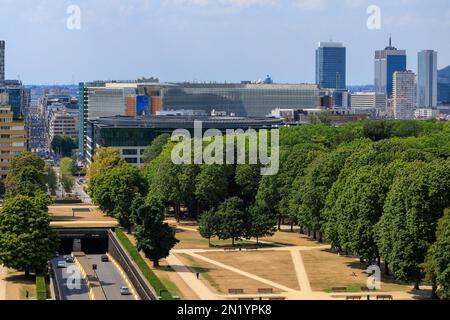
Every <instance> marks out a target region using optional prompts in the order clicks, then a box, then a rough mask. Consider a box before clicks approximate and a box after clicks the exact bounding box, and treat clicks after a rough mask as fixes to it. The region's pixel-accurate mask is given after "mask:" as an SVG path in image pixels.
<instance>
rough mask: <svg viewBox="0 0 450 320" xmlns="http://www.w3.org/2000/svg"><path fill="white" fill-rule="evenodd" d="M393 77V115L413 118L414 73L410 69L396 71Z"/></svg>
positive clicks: (414, 107) (414, 102)
mask: <svg viewBox="0 0 450 320" xmlns="http://www.w3.org/2000/svg"><path fill="white" fill-rule="evenodd" d="M393 78H394V79H393V98H392V109H393V113H394V117H395V119H413V118H414V110H415V109H416V83H415V80H416V75H415V74H414V72H412V71H396V72H394V76H393Z"/></svg>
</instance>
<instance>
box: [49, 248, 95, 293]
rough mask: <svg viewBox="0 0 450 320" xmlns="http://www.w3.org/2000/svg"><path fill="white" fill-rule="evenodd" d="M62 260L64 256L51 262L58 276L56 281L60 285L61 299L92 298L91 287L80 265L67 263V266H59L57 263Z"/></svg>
mask: <svg viewBox="0 0 450 320" xmlns="http://www.w3.org/2000/svg"><path fill="white" fill-rule="evenodd" d="M61 260H64V257H62V256H61V257H59V258H55V259H53V260H52V262H51V263H52V267H53V270H54V271H55V277H56V278H57V279H56V283H57V285H59V287H60V291H61V300H90V299H89V288H88V286H87V284H86V281H85V279H84V278H83V276H82V275H81V271H80V269H79V268H78V266H77V265H76V264H75V263H66V268H58V266H57V263H58V261H61ZM78 276H79V278H78Z"/></svg>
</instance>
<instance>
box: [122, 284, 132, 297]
mask: <svg viewBox="0 0 450 320" xmlns="http://www.w3.org/2000/svg"><path fill="white" fill-rule="evenodd" d="M120 294H121V295H123V296H128V295H130V294H131V292H130V289H128V287H127V286H121V287H120Z"/></svg>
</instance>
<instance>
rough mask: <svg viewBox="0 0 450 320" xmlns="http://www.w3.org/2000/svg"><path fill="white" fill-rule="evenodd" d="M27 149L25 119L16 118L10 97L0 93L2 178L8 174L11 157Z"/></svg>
mask: <svg viewBox="0 0 450 320" xmlns="http://www.w3.org/2000/svg"><path fill="white" fill-rule="evenodd" d="M26 150H27V131H26V129H25V123H24V121H23V120H16V119H15V116H14V113H13V111H12V110H11V106H10V105H9V97H8V94H6V93H1V94H0V178H1V179H4V178H5V177H6V176H7V175H8V171H9V168H10V167H11V159H12V158H13V157H14V156H16V155H18V154H20V153H22V152H25V151H26Z"/></svg>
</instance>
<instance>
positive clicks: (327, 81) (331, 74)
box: [316, 42, 347, 89]
mask: <svg viewBox="0 0 450 320" xmlns="http://www.w3.org/2000/svg"><path fill="white" fill-rule="evenodd" d="M346 81H347V80H346V48H345V47H344V45H343V44H342V43H339V42H320V43H319V47H318V48H317V50H316V84H318V85H319V86H320V88H322V89H345V88H346V85H347V82H346Z"/></svg>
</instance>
